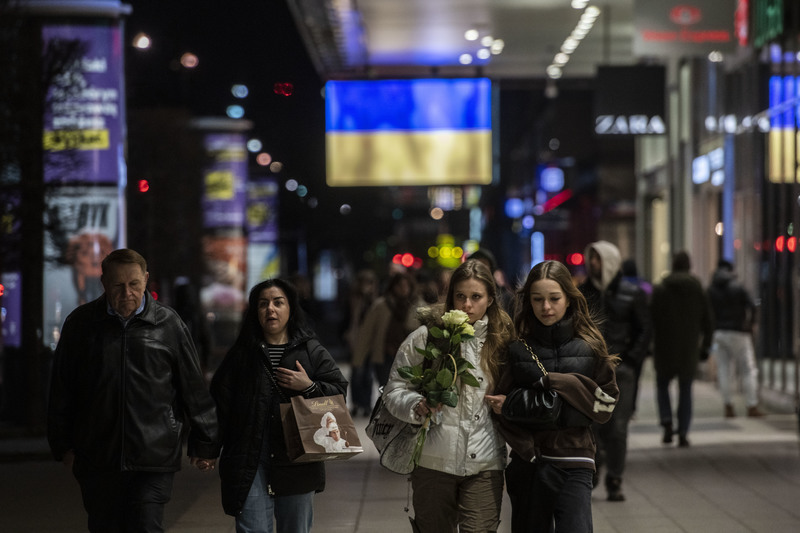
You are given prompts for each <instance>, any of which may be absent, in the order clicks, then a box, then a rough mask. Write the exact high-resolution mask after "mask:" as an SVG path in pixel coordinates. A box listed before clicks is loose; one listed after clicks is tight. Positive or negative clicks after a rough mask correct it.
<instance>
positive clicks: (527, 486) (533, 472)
mask: <svg viewBox="0 0 800 533" xmlns="http://www.w3.org/2000/svg"><path fill="white" fill-rule="evenodd" d="M506 490H507V491H508V496H509V499H510V500H511V531H512V533H591V531H592V470H591V469H590V468H559V467H558V466H557V465H555V464H553V462H550V461H539V462H536V463H529V462H527V461H523V460H521V459H520V458H519V457H518V456H515V455H514V454H512V458H511V463H509V465H508V467H507V468H506Z"/></svg>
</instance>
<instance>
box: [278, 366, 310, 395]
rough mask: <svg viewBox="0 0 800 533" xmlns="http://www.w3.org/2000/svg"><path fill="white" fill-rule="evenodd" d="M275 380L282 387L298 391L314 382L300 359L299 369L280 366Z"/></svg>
mask: <svg viewBox="0 0 800 533" xmlns="http://www.w3.org/2000/svg"><path fill="white" fill-rule="evenodd" d="M275 380H276V381H277V382H278V384H279V385H280V386H281V387H283V388H285V389H289V390H296V391H303V390H306V389H307V388H309V387H310V386H311V384H312V383H313V382H312V381H311V378H309V377H308V374H306V370H305V369H304V368H303V365H301V364H300V361H297V371H294V370H289V369H288V368H281V367H278V368H277V369H276V370H275Z"/></svg>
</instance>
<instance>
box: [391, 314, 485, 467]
mask: <svg viewBox="0 0 800 533" xmlns="http://www.w3.org/2000/svg"><path fill="white" fill-rule="evenodd" d="M442 322H443V325H444V328H439V327H436V326H432V327H429V328H428V343H427V345H426V346H425V348H424V349H423V348H417V352H419V353H421V354H422V355H423V356H424V358H425V359H424V360H423V362H422V363H420V364H418V365H413V366H404V367H400V368H398V369H397V371H398V373H399V375H400V377H402V378H404V379H406V380H408V381H409V382H410V383H411V384H412V385H414V386H415V387H416V389H417V390H418V391H419V392H420V393H421V394H422V395H423V397H424V398H425V400H424V401H425V403H426V404H427V405H426V407H427V414H426V415H425V420H424V422H423V424H422V430H421V431H420V432H419V436H418V437H417V443H416V446H415V447H414V452H413V454H412V456H411V460H412V461H413V463H414V465H415V466H416V465H417V464H418V462H419V458H420V456H421V454H422V447H423V446H424V444H425V438H426V436H427V433H428V428H429V427H430V422H431V417H432V415H433V412H434V411H437V410H439V409H441V407H442V406H443V405H446V406H449V407H456V406H457V405H458V387H457V385H456V384H457V382H458V381H459V380H460V382H461V383H463V384H465V385H470V386H472V387H477V386H479V384H478V380H477V379H475V376H473V375H472V374H471V373H470V372H469V371H470V370H472V369H474V368H475V367H474V366H473V365H472V363H470V362H469V361H467V360H466V359H464V358H463V357H461V342H462V341H465V340H468V339H471V338H472V337H473V336H474V335H475V329H474V328H473V327H472V325H471V324H470V323H469V316H468V315H467V314H466V313H465V312H463V311H458V310H452V311H448V312H446V313H445V314H444V315H442Z"/></svg>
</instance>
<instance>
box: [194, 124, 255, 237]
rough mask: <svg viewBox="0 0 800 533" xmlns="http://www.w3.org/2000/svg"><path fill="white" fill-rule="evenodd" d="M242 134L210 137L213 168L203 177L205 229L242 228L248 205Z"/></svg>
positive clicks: (208, 169) (211, 135) (207, 138)
mask: <svg viewBox="0 0 800 533" xmlns="http://www.w3.org/2000/svg"><path fill="white" fill-rule="evenodd" d="M245 143H246V139H245V136H244V135H243V134H241V133H209V134H207V135H206V137H205V148H206V153H208V155H209V156H210V157H211V161H212V163H211V165H210V166H209V167H208V168H207V169H206V171H205V174H204V184H205V191H204V194H203V225H204V227H205V228H207V229H210V228H243V227H244V223H245V207H246V201H247V191H246V182H247V150H246V148H245Z"/></svg>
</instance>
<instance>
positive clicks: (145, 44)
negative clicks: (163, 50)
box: [132, 32, 153, 50]
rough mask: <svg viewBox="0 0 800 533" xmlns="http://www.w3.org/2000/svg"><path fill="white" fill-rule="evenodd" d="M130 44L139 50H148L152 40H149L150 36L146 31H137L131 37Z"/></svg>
mask: <svg viewBox="0 0 800 533" xmlns="http://www.w3.org/2000/svg"><path fill="white" fill-rule="evenodd" d="M132 44H133V47H134V48H138V49H139V50H149V49H150V47H151V46H152V45H153V41H151V40H150V36H149V35H147V34H146V33H143V32H139V33H137V34H136V36H135V37H134V38H133V43H132Z"/></svg>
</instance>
